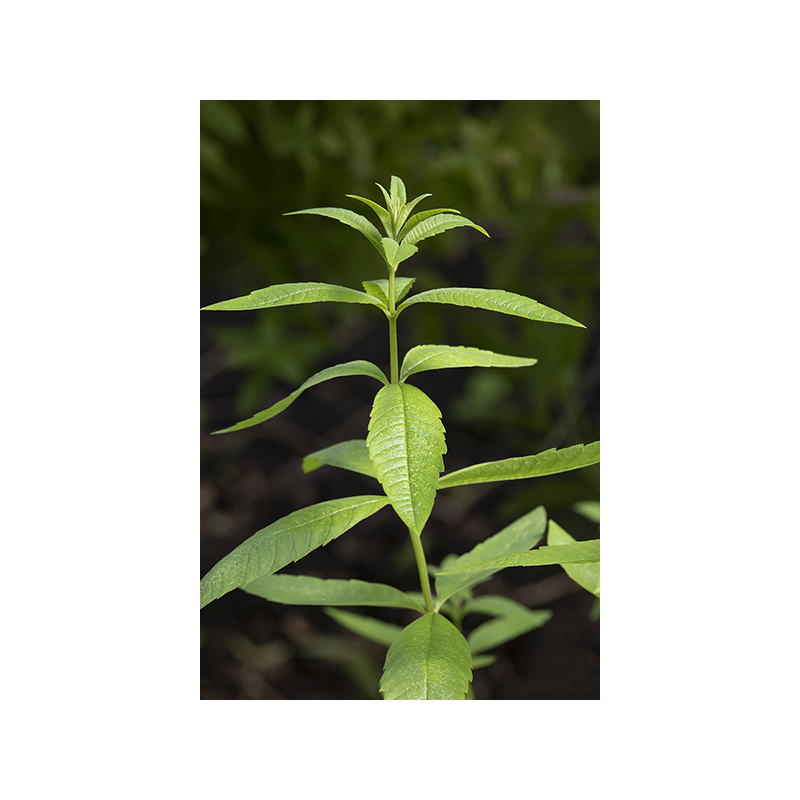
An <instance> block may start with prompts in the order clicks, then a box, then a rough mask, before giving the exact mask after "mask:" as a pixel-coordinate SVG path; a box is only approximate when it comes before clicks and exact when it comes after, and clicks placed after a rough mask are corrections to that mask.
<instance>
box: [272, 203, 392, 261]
mask: <svg viewBox="0 0 800 800" xmlns="http://www.w3.org/2000/svg"><path fill="white" fill-rule="evenodd" d="M295 214H316V215H318V216H320V217H330V218H331V219H335V220H338V221H339V222H341V223H343V224H345V225H349V226H350V227H351V228H355V229H356V230H357V231H358V232H359V233H362V234H364V236H366V237H367V239H369V241H370V242H371V243H372V245H373V246H374V247H375V249H376V250H377V251H378V252H379V253H380V254H381V255H383V248H382V247H381V233H380V231H379V230H378V229H377V228H376V227H375V226H374V225H373V224H372V223H371V222H370V221H369V220H368V219H367V218H366V217H362V216H361V214H356V212H355V211H350V209H349V208H305V209H303V210H302V211H289V212H287V213H286V214H284V216H285V217H291V216H293V215H295Z"/></svg>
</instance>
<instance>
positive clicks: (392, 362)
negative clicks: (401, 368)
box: [389, 269, 399, 383]
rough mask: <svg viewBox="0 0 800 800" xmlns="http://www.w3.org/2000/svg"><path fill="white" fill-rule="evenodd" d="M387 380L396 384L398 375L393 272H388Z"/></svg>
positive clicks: (391, 270)
mask: <svg viewBox="0 0 800 800" xmlns="http://www.w3.org/2000/svg"><path fill="white" fill-rule="evenodd" d="M389 314H390V316H389V369H390V370H391V373H390V378H389V380H390V381H391V382H392V383H398V380H399V373H398V368H397V312H396V309H395V307H394V270H393V269H390V270H389Z"/></svg>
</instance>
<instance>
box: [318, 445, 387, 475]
mask: <svg viewBox="0 0 800 800" xmlns="http://www.w3.org/2000/svg"><path fill="white" fill-rule="evenodd" d="M325 465H328V466H331V467H340V468H341V469H349V470H350V471H351V472H360V473H361V474H362V475H366V476H367V477H369V478H376V477H377V476H376V475H375V467H373V466H372V462H371V461H370V460H369V450H367V443H366V442H365V441H364V440H363V439H350V440H349V441H347V442H339V443H338V444H332V445H331V446H330V447H325V448H323V449H322V450H317V451H316V452H314V453H309V454H308V455H307V456H306V457H305V458H304V459H303V472H305V473H309V472H313V471H314V470H315V469H319V468H320V467H322V466H325Z"/></svg>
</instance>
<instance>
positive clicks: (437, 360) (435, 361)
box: [400, 344, 536, 383]
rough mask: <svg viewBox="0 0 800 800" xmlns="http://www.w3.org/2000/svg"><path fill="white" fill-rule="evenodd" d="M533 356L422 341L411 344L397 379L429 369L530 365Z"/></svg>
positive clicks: (531, 364) (402, 379)
mask: <svg viewBox="0 0 800 800" xmlns="http://www.w3.org/2000/svg"><path fill="white" fill-rule="evenodd" d="M535 363H536V359H535V358H518V357H517V356H504V355H500V354H499V353H493V352H491V351H490V350H479V349H478V348H477V347H451V346H449V345H443V344H421V345H418V346H417V347H412V348H411V349H410V350H409V351H408V352H407V353H406V356H405V358H404V359H403V366H402V367H401V369H400V382H401V383H402V382H403V381H404V380H405V379H406V378H407V377H409V375H414V374H415V373H417V372H425V371H426V370H431V369H451V368H456V367H530V366H533V365H534V364H535Z"/></svg>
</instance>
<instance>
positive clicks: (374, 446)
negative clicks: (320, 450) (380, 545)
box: [367, 383, 447, 536]
mask: <svg viewBox="0 0 800 800" xmlns="http://www.w3.org/2000/svg"><path fill="white" fill-rule="evenodd" d="M441 416H442V413H441V411H439V409H438V408H437V407H436V404H435V403H434V402H433V400H431V399H430V398H429V397H428V396H427V395H426V394H425V393H424V392H423V391H421V390H420V389H417V387H416V386H411V385H410V384H407V383H390V384H389V385H388V386H384V387H383V388H382V389H381V390H380V391H379V392H378V394H377V395H376V396H375V401H374V403H373V405H372V411H371V413H370V420H369V435H368V436H367V447H368V448H369V457H370V459H371V461H372V464H373V466H374V467H375V474H376V475H377V477H378V480H379V481H380V483H381V485H382V486H383V489H384V491H385V492H386V495H387V496H388V498H389V499H390V500H391V502H392V506H393V507H394V509H395V511H396V512H397V514H398V516H399V517H400V519H401V520H402V521H403V522H404V523H405V524H406V526H407V527H408V528H409V529H410V530H411V532H412V533H415V534H416V535H417V536H419V535H420V534H421V533H422V529H423V527H424V526H425V523H426V522H427V520H428V517H429V516H430V513H431V509H432V508H433V501H434V499H435V498H436V486H437V483H438V480H439V473H441V471H442V470H443V469H444V462H443V461H442V455H443V454H444V453H445V452H447V445H446V444H445V438H444V426H443V425H442V422H441Z"/></svg>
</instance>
